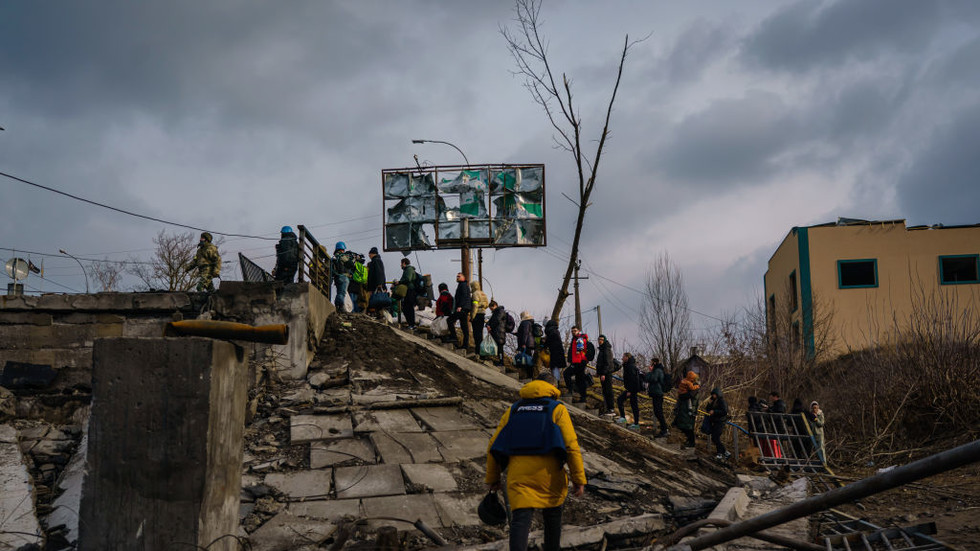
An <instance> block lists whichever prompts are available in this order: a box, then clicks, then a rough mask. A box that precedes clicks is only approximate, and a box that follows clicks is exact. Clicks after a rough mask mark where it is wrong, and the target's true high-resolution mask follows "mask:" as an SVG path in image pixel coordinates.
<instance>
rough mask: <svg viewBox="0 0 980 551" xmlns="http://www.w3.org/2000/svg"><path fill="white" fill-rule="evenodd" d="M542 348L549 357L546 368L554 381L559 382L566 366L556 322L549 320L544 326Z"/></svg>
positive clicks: (563, 349) (563, 348) (563, 347)
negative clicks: (549, 369) (549, 370)
mask: <svg viewBox="0 0 980 551" xmlns="http://www.w3.org/2000/svg"><path fill="white" fill-rule="evenodd" d="M544 347H545V348H546V349H547V350H548V354H549V356H550V359H549V360H548V367H549V368H551V374H552V375H553V376H554V377H555V381H560V380H561V372H562V371H564V369H565V366H566V365H567V364H566V363H565V345H564V344H562V342H561V332H560V331H559V330H558V322H557V321H555V320H552V319H550V320H548V321H547V322H546V323H545V324H544Z"/></svg>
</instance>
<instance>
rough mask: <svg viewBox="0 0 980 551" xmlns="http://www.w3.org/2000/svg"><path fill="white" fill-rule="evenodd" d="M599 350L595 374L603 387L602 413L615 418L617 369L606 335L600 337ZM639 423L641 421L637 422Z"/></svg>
mask: <svg viewBox="0 0 980 551" xmlns="http://www.w3.org/2000/svg"><path fill="white" fill-rule="evenodd" d="M598 343H599V350H597V351H596V355H595V374H596V376H598V377H599V384H600V385H601V386H602V408H603V409H602V412H601V413H600V415H602V416H603V417H615V416H616V411H615V410H614V409H613V387H612V384H613V373H614V372H615V371H616V369H615V365H614V364H615V361H614V360H615V358H614V357H613V350H612V344H611V343H610V342H609V340H608V339H607V338H606V336H605V335H599V339H598ZM637 422H639V421H637Z"/></svg>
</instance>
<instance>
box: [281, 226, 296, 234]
mask: <svg viewBox="0 0 980 551" xmlns="http://www.w3.org/2000/svg"><path fill="white" fill-rule="evenodd" d="M279 233H293V228H291V227H289V226H283V227H282V229H281V230H279Z"/></svg>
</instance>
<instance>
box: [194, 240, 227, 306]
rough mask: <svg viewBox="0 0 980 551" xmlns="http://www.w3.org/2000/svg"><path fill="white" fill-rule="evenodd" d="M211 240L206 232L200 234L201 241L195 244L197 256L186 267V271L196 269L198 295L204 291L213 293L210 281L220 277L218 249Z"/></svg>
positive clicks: (212, 283)
mask: <svg viewBox="0 0 980 551" xmlns="http://www.w3.org/2000/svg"><path fill="white" fill-rule="evenodd" d="M213 239H214V237H213V236H212V235H211V234H210V233H208V232H204V233H202V234H201V240H200V241H199V242H198V244H197V254H195V255H194V260H191V263H190V265H188V266H187V269H188V271H190V270H194V269H197V292H199V293H201V292H204V291H207V292H209V293H213V292H214V281H212V280H213V279H214V278H216V277H220V276H221V254H220V253H219V252H218V247H216V246H215V245H214V243H212V242H211V241H212V240H213Z"/></svg>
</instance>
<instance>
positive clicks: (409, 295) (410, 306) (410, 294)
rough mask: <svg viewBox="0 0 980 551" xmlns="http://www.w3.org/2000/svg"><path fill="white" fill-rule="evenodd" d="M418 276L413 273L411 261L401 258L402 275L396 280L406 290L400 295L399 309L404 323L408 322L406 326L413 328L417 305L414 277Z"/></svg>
mask: <svg viewBox="0 0 980 551" xmlns="http://www.w3.org/2000/svg"><path fill="white" fill-rule="evenodd" d="M417 277H419V275H418V274H417V273H415V268H413V267H412V261H411V260H409V259H407V258H403V259H402V277H401V279H399V280H398V284H399V285H404V286H405V288H406V289H407V291H406V292H405V296H404V297H402V303H401V311H402V314H403V315H404V316H405V323H407V324H408V328H409V329H410V330H411V329H415V307H416V306H417V305H418V299H417V298H416V295H415V278H417Z"/></svg>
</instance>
